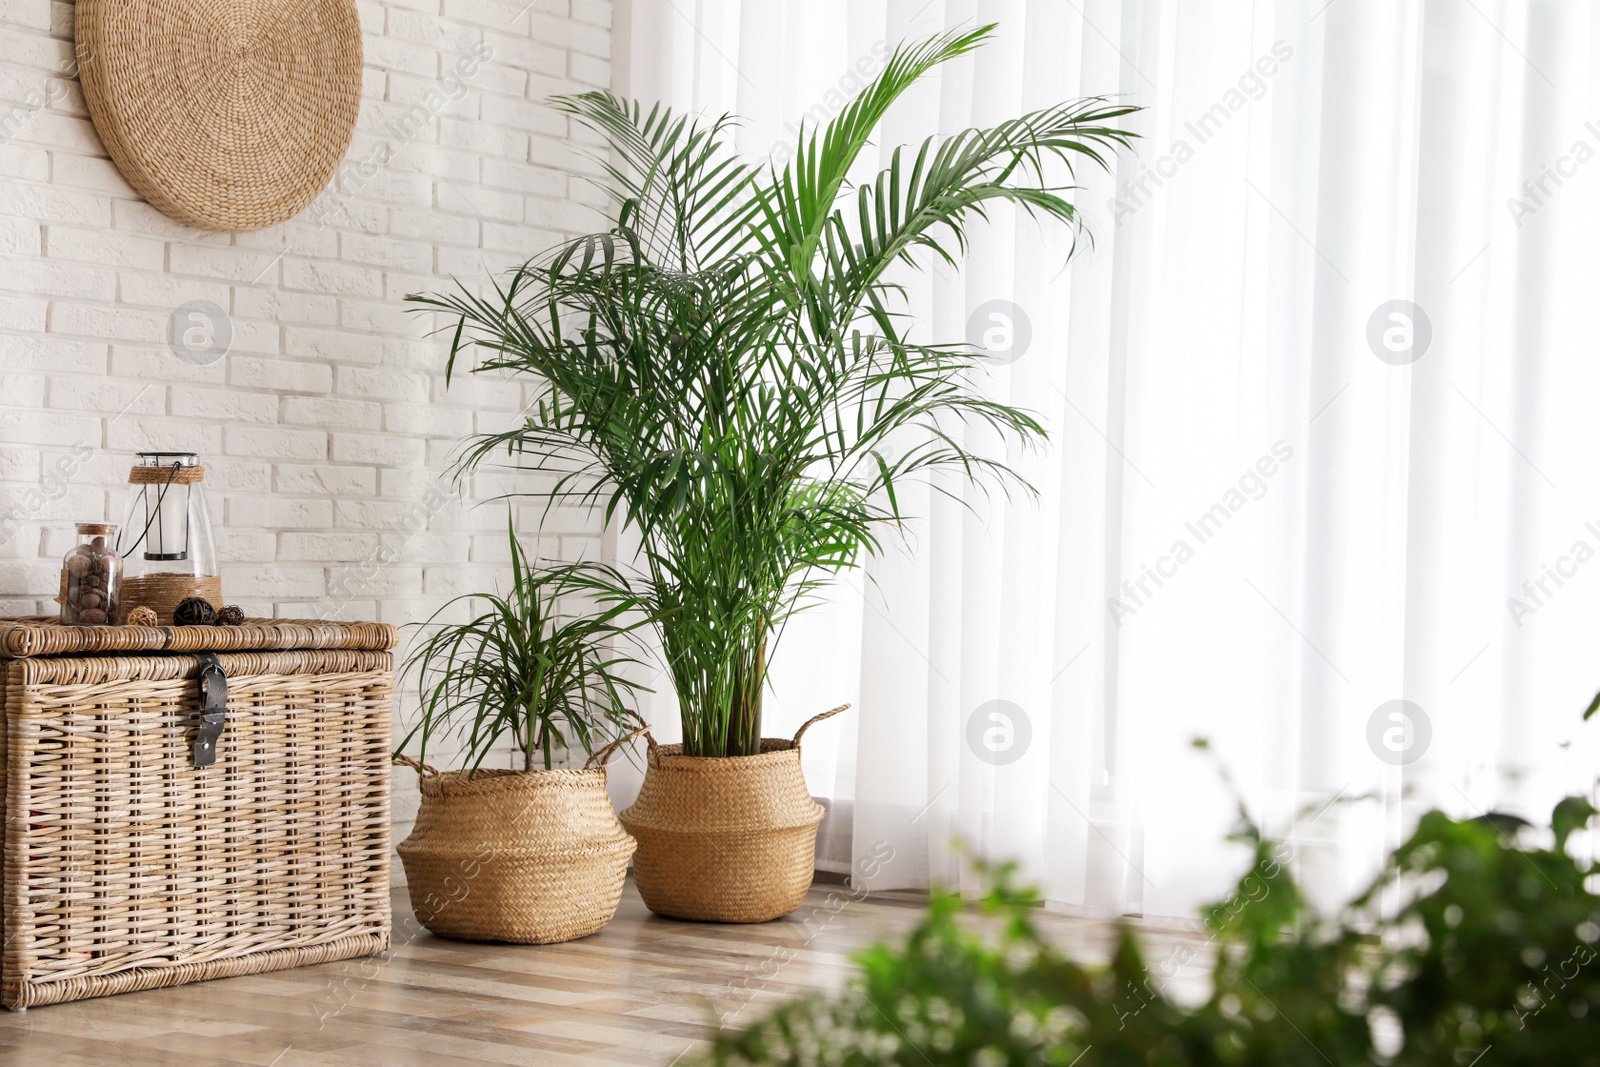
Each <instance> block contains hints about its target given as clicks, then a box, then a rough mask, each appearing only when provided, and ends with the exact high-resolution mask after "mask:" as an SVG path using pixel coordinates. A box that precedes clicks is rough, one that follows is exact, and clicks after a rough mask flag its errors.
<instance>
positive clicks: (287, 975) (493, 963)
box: [0, 881, 1170, 1067]
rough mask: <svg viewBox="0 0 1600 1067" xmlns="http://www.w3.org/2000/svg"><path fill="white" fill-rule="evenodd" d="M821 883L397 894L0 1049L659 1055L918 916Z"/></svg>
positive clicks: (440, 1066) (648, 1062)
mask: <svg viewBox="0 0 1600 1067" xmlns="http://www.w3.org/2000/svg"><path fill="white" fill-rule="evenodd" d="M838 891H839V887H834V886H827V885H818V886H815V887H813V888H812V890H811V894H810V896H809V897H808V899H807V903H806V904H805V906H803V907H801V909H800V910H799V911H797V912H796V913H795V914H794V915H792V916H790V917H789V918H788V919H784V920H779V921H777V922H772V923H764V924H761V925H757V926H718V925H712V924H702V923H684V922H674V921H671V920H667V919H660V918H657V917H655V916H653V915H651V914H650V913H649V912H648V911H646V910H645V907H644V905H643V904H642V903H640V901H639V896H638V894H637V893H636V892H635V891H634V889H633V884H632V882H631V881H630V882H629V884H628V888H627V891H626V893H625V895H624V896H623V901H622V907H621V909H620V910H619V911H618V913H617V917H616V918H615V919H614V920H613V921H612V923H611V925H609V926H608V927H606V928H605V929H604V930H602V931H601V932H600V933H598V934H595V935H593V936H592V937H588V938H584V939H583V940H581V941H575V942H571V943H568V944H565V945H550V946H513V945H478V944H465V943H461V942H455V941H445V940H441V939H439V938H436V937H433V936H432V935H430V934H428V933H427V932H426V931H424V930H422V929H421V928H420V927H418V926H417V925H416V922H415V920H413V919H412V918H411V909H410V904H409V901H408V900H407V898H406V896H405V894H404V891H397V893H396V898H395V920H396V921H395V943H394V947H393V949H392V950H391V951H390V952H389V953H387V954H386V955H384V956H381V957H372V958H369V959H364V960H349V961H345V962H342V963H330V964H323V965H321V966H316V967H303V968H299V969H297V970H291V971H280V972H277V973H275V974H264V975H254V976H250V977H244V978H228V979H222V980H218V981H213V982H203V983H199V984H196V985H190V986H183V987H179V988H176V989H162V990H153V991H150V992H145V993H127V994H124V995H122V996H117V997H105V998H101V999H98V1000H88V1001H81V1002H78V1003H75V1004H59V1005H54V1006H50V1007H42V1008H33V1009H31V1010H29V1011H27V1012H24V1013H20V1014H11V1013H5V1012H0V1064H4V1065H5V1067H34V1065H38V1067H67V1065H84V1067H107V1065H119V1064H125V1065H130V1067H133V1065H144V1064H150V1065H160V1067H172V1065H174V1064H195V1065H204V1067H211V1065H223V1064H257V1065H270V1067H302V1065H303V1067H328V1065H332V1064H341V1065H343V1064H351V1065H363V1067H367V1065H371V1067H391V1065H408V1064H418V1065H426V1067H454V1065H462V1067H465V1065H474V1067H481V1065H483V1064H521V1065H526V1067H535V1065H539V1067H542V1065H545V1064H578V1063H584V1064H621V1065H626V1067H654V1065H663V1067H665V1065H668V1064H671V1063H673V1062H674V1061H675V1060H677V1059H678V1058H679V1057H681V1056H683V1055H684V1054H685V1053H686V1052H688V1051H689V1050H691V1049H695V1048H698V1047H700V1045H701V1042H702V1041H703V1039H704V1038H705V1035H706V1034H707V1033H708V1032H709V1031H711V1030H712V1029H715V1028H716V1027H717V1026H719V1025H738V1024H739V1023H741V1022H744V1021H749V1020H750V1019H752V1018H754V1017H755V1016H756V1015H757V1014H759V1013H760V1012H761V1011H762V1010H763V1009H764V1008H767V1007H769V1006H771V1005H773V1004H776V1003H778V1002H780V1001H782V1000H785V999H787V998H788V997H790V996H793V995H794V994H796V993H799V992H802V991H803V990H805V989H807V988H814V987H822V988H828V989H834V988H837V987H838V986H839V984H840V983H841V982H842V981H843V980H844V978H845V977H846V976H847V975H848V973H849V962H848V955H849V953H850V952H852V951H853V950H855V949H857V948H859V947H861V946H862V945H865V944H867V943H869V942H871V941H873V940H876V939H880V938H897V937H899V936H900V935H902V934H904V933H905V932H906V931H907V930H909V929H910V928H911V926H912V925H914V924H915V923H916V921H917V919H918V917H919V915H920V907H921V904H920V901H919V900H918V899H916V898H915V897H913V896H910V895H900V894H888V895H875V896H873V897H870V898H867V899H865V900H862V901H858V902H851V903H848V904H846V905H845V906H844V907H843V908H842V909H841V908H840V907H839V901H840V899H841V898H840V897H838V896H835V897H834V898H833V901H832V903H831V904H830V903H829V902H828V895H829V894H830V893H836V892H838ZM1043 921H1044V923H1045V924H1046V926H1047V928H1048V929H1049V930H1050V933H1051V936H1052V937H1053V938H1054V939H1056V940H1057V941H1058V942H1059V943H1061V944H1062V945H1063V946H1064V947H1065V948H1067V950H1068V951H1069V952H1072V953H1073V954H1074V956H1076V957H1079V958H1103V957H1104V954H1105V952H1106V950H1107V948H1108V946H1109V944H1110V933H1109V930H1108V928H1107V927H1105V926H1104V925H1103V924H1097V923H1092V922H1088V921H1085V920H1073V919H1067V918H1062V917H1058V916H1044V917H1043ZM1169 936H1170V935H1169ZM1158 939H1159V935H1158Z"/></svg>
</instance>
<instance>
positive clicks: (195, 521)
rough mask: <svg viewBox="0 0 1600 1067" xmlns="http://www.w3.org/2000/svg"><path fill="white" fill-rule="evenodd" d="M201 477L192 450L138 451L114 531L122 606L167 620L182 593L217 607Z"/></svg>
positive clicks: (218, 584)
mask: <svg viewBox="0 0 1600 1067" xmlns="http://www.w3.org/2000/svg"><path fill="white" fill-rule="evenodd" d="M205 479H206V469H205V468H204V467H203V466H201V465H200V461H199V460H198V459H197V458H196V456H195V454H194V453H193V452H140V453H138V462H137V463H135V464H134V466H133V469H132V470H131V471H129V472H128V489H129V493H130V496H131V500H130V502H129V506H128V517H127V519H126V521H124V522H123V524H122V529H121V530H120V531H119V532H118V535H117V554H118V555H119V556H121V557H122V559H123V561H124V562H123V575H124V577H123V583H122V597H121V601H122V604H121V606H122V608H123V609H124V611H126V610H129V609H132V608H135V607H149V608H151V609H153V610H154V611H155V613H156V615H157V616H158V617H159V619H160V621H161V623H162V624H163V625H171V623H172V609H173V608H175V607H177V605H178V602H179V601H181V600H183V599H185V598H186V597H192V596H199V597H204V598H205V599H206V600H209V601H210V602H211V604H212V606H213V607H221V606H222V578H221V571H220V569H219V568H218V566H217V548H216V542H215V541H213V539H212V537H211V513H210V512H209V511H208V510H207V508H206V487H205Z"/></svg>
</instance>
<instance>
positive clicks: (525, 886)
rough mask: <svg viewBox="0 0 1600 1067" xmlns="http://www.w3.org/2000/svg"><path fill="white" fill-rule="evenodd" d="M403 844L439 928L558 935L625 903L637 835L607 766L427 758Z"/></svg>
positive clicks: (427, 914)
mask: <svg viewBox="0 0 1600 1067" xmlns="http://www.w3.org/2000/svg"><path fill="white" fill-rule="evenodd" d="M421 788H422V805H421V807H420V808H419V810H418V812H417V822H416V827H415V829H413V830H412V832H411V836H410V837H408V838H406V839H405V840H404V841H402V842H401V843H400V848H399V852H400V859H401V861H402V862H404V863H405V867H406V880H407V882H408V883H409V884H410V890H411V901H412V906H413V907H414V908H415V909H416V913H417V921H418V922H420V923H422V925H423V926H425V927H427V928H428V929H429V930H431V931H432V932H433V933H435V934H438V935H439V936H440V937H453V938H459V939H461V940H465V941H514V942H518V943H521V944H540V945H542V944H551V943H553V942H557V941H571V940H572V939H573V938H578V937H584V936H586V935H588V934H592V933H594V932H595V931H596V930H598V929H600V928H601V927H602V926H604V925H605V924H606V923H608V922H610V921H611V917H612V916H613V915H615V914H616V912H617V905H618V903H620V902H621V900H622V885H623V881H624V879H625V878H626V877H627V874H628V860H629V858H630V857H632V855H633V849H634V841H633V838H631V837H629V836H628V835H627V834H626V833H624V832H623V830H622V826H621V825H620V824H619V823H618V822H617V815H616V811H615V809H613V808H612V806H611V798H610V797H609V796H608V795H607V794H606V771H605V768H604V767H603V766H602V767H592V768H585V769H583V770H548V771H545V770H535V771H505V770H480V771H477V772H475V773H474V772H469V771H448V772H445V773H443V774H440V773H439V772H437V771H433V770H432V768H426V769H425V773H424V774H423V776H422V780H421Z"/></svg>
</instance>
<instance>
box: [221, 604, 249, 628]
mask: <svg viewBox="0 0 1600 1067" xmlns="http://www.w3.org/2000/svg"><path fill="white" fill-rule="evenodd" d="M217 625H218V626H243V625H244V609H243V608H241V607H240V606H239V605H237V604H229V605H228V606H227V607H225V608H223V609H222V610H221V611H219V612H217Z"/></svg>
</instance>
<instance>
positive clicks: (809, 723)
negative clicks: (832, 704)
mask: <svg viewBox="0 0 1600 1067" xmlns="http://www.w3.org/2000/svg"><path fill="white" fill-rule="evenodd" d="M849 710H850V705H849V704H840V705H839V706H838V707H836V708H834V709H833V710H831V711H825V712H823V713H822V714H821V715H813V716H811V718H809V719H807V720H806V721H805V722H803V723H801V724H800V729H798V730H796V731H795V732H794V741H793V744H794V747H795V748H799V747H800V736H801V735H802V734H804V733H805V732H806V731H807V730H809V729H811V728H812V727H813V726H815V725H816V724H817V723H819V722H821V721H822V720H823V719H831V718H833V717H834V716H835V715H837V714H839V713H840V712H841V711H849Z"/></svg>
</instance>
